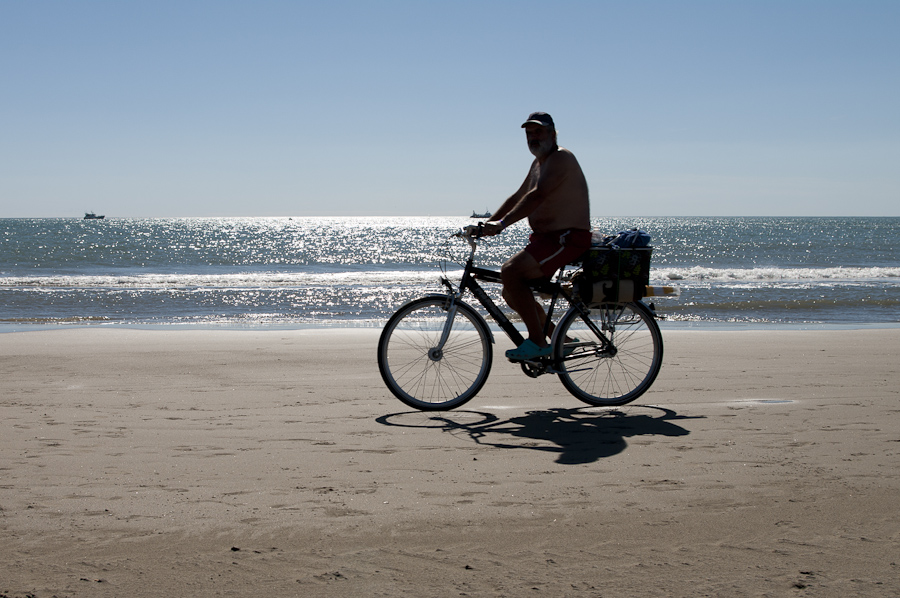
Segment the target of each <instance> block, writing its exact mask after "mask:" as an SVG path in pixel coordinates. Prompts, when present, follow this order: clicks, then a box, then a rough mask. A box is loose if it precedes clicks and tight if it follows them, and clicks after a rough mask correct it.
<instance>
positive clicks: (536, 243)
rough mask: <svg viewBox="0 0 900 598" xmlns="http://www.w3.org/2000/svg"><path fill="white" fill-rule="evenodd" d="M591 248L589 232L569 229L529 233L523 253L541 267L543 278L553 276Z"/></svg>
mask: <svg viewBox="0 0 900 598" xmlns="http://www.w3.org/2000/svg"><path fill="white" fill-rule="evenodd" d="M590 248H591V231H589V230H584V229H581V228H569V229H566V230H558V231H553V232H550V233H531V236H530V237H528V245H527V246H526V247H525V251H527V252H528V253H530V254H531V255H532V257H534V259H536V260H537V261H538V263H539V264H540V265H541V272H542V273H543V274H544V276H547V277H550V276H553V274H554V273H555V272H556V271H557V270H559V269H560V268H562V267H563V266H565V265H566V264H570V263H572V262H573V261H575V260H577V259H578V258H579V257H581V256H582V255H583V254H584V252H585V251H587V250H588V249H590Z"/></svg>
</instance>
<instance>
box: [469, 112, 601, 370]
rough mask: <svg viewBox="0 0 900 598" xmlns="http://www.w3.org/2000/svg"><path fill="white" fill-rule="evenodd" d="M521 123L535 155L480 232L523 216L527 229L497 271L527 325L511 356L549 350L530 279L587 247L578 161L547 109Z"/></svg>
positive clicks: (541, 353) (490, 231)
mask: <svg viewBox="0 0 900 598" xmlns="http://www.w3.org/2000/svg"><path fill="white" fill-rule="evenodd" d="M522 128H524V129H525V138H526V140H527V141H528V149H529V150H531V153H532V154H534V156H535V160H534V162H533V163H532V164H531V168H530V169H529V171H528V175H527V176H526V177H525V181H524V182H523V183H522V186H521V187H519V190H518V191H516V192H515V193H513V194H512V195H511V196H510V197H509V198H508V199H507V200H506V201H504V202H503V205H501V206H500V208H499V209H498V210H497V211H496V212H495V213H494V216H493V218H494V219H493V220H492V221H491V222H488V223H487V224H486V225H485V227H484V234H486V235H497V234H499V233H500V232H502V231H503V229H505V228H506V227H508V226H509V225H511V224H514V223H515V222H518V221H519V220H522V219H524V218H528V224H529V225H530V226H531V230H532V234H531V236H530V237H529V240H528V245H527V246H526V247H525V248H524V249H523V250H522V251H520V252H519V253H517V254H515V255H514V256H512V257H511V258H510V259H509V260H508V261H507V262H506V263H505V264H503V267H502V269H501V271H500V272H501V278H502V280H503V299H504V300H505V301H506V303H508V304H509V306H510V307H511V308H513V309H514V310H515V311H516V312H517V313H518V314H519V316H520V317H521V318H522V322H524V324H525V326H526V328H527V329H528V338H527V339H526V340H525V342H523V343H522V344H521V345H519V346H518V347H516V348H515V349H511V350H509V351H507V352H506V356H507V358H509V359H512V360H516V361H521V360H526V359H535V358H537V357H542V356H547V355H550V353H551V347H550V345H549V343H548V339H547V337H546V336H545V331H544V325H545V320H546V317H547V316H546V313H545V312H544V308H543V307H542V306H541V304H540V303H538V302H537V301H536V300H535V298H534V294H533V292H532V289H531V287H530V286H529V282H531V281H533V280H536V279H540V278H549V277H551V276H553V274H554V273H555V272H556V271H557V270H559V269H560V268H561V267H562V266H564V265H566V264H568V263H570V262H572V261H574V260H576V259H578V257H580V256H581V255H582V254H584V252H586V251H587V250H588V249H590V246H591V231H590V201H589V198H588V186H587V181H586V180H585V178H584V173H583V172H582V171H581V166H580V165H579V164H578V160H576V159H575V155H574V154H572V152H570V151H569V150H567V149H565V148H562V147H559V146H558V145H557V143H556V127H555V125H554V123H553V118H551V117H550V115H549V114H547V113H546V112H534V113H532V114H531V115H529V116H528V120H526V121H525V123H524V124H523V125H522Z"/></svg>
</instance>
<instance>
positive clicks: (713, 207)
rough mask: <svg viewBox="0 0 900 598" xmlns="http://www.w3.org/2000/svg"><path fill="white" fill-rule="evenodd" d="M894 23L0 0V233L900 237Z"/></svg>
mask: <svg viewBox="0 0 900 598" xmlns="http://www.w3.org/2000/svg"><path fill="white" fill-rule="evenodd" d="M898 31H900V2H898V1H896V0H883V1H871V0H846V1H843V2H834V1H828V0H815V1H803V0H776V1H749V0H748V1H745V2H733V1H726V0H717V1H704V2H700V1H692V0H682V1H674V0H672V1H666V2H652V1H640V0H635V1H630V0H618V1H615V2H610V1H603V0H592V1H584V2H569V1H566V0H559V1H555V2H527V1H516V2H513V1H490V0H480V1H471V2H469V1H437V0H435V1H430V0H421V1H391V0H379V1H376V0H371V1H341V0H329V1H325V0H323V1H321V2H286V1H285V2H273V1H265V0H262V1H259V0H256V1H253V2H250V1H247V2H231V1H212V0H209V1H206V0H204V1H191V0H178V1H174V2H173V1H161V0H153V1H152V2H151V1H146V2H138V1H133V2H120V1H118V0H110V1H105V2H99V1H92V0H83V1H78V2H72V1H68V0H67V1H44V0H34V1H18V0H0V86H2V93H0V119H2V126H0V217H23V216H80V215H81V212H83V211H85V210H94V211H97V212H100V213H105V214H107V215H108V216H111V217H112V216H123V217H124V216H149V217H157V216H158V217H167V216H303V215H468V213H469V212H471V211H472V210H473V209H475V210H483V209H485V208H488V209H491V210H493V209H495V208H497V207H498V206H499V204H500V202H501V201H502V200H503V199H504V198H505V197H507V196H508V195H509V194H510V193H512V192H513V191H514V190H515V189H516V188H517V187H518V186H519V184H520V183H521V181H522V179H523V178H524V176H525V173H526V171H527V169H528V165H529V164H530V161H531V155H530V154H529V153H528V150H527V147H526V145H525V138H524V133H523V132H522V130H521V129H520V128H519V125H520V124H521V123H522V121H523V120H524V119H525V117H526V116H527V115H528V113H529V112H531V111H534V110H545V111H547V112H550V113H551V114H552V115H553V116H554V118H555V119H556V122H557V127H558V129H559V140H560V144H561V145H563V146H565V147H568V148H569V149H571V150H572V151H574V152H575V155H576V156H577V157H578V159H579V161H580V162H581V164H582V167H583V168H584V170H585V173H586V175H587V177H588V182H589V184H590V188H591V201H592V213H593V215H595V216H603V215H609V216H667V215H685V216H692V215H706V216H712V215H724V216H728V215H775V216H777V215H798V216H828V215H838V216H843V215H871V216H881V215H884V216H898V215H900V208H898V206H900V34H898Z"/></svg>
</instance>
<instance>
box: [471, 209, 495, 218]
mask: <svg viewBox="0 0 900 598" xmlns="http://www.w3.org/2000/svg"><path fill="white" fill-rule="evenodd" d="M491 216H492V214H491V213H490V212H488V211H487V210H485V211H484V212H483V213H481V214H479V213H478V212H476V211H474V210H472V215H471V216H469V218H490V217H491Z"/></svg>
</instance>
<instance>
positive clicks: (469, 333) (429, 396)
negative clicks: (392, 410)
mask: <svg viewBox="0 0 900 598" xmlns="http://www.w3.org/2000/svg"><path fill="white" fill-rule="evenodd" d="M447 304H448V300H447V298H446V297H439V296H437V297H424V298H422V299H417V300H415V301H412V302H410V303H407V304H406V305H404V306H403V307H401V308H400V309H399V310H398V311H397V313H395V314H394V315H393V316H392V317H391V319H390V320H388V323H387V325H386V326H385V327H384V330H383V331H382V332H381V338H380V339H379V341H378V369H379V370H380V371H381V377H382V378H383V379H384V383H385V384H387V387H388V388H389V389H390V391H391V392H392V393H394V395H395V396H396V397H397V398H398V399H400V400H401V401H403V402H404V403H406V404H407V405H409V406H410V407H413V408H415V409H421V410H423V411H443V410H448V409H453V408H455V407H459V406H460V405H462V404H463V403H465V402H466V401H468V400H469V399H471V398H472V397H474V396H475V395H476V394H478V391H479V390H481V387H482V386H484V383H485V381H486V380H487V377H488V374H489V373H490V371H491V361H492V359H493V347H492V345H491V334H490V331H489V330H488V327H487V324H486V323H485V321H484V319H483V318H482V317H481V316H480V315H478V312H476V311H475V310H474V309H472V308H471V307H469V306H468V305H466V304H465V303H461V302H457V303H456V304H455V309H456V313H455V314H454V317H453V319H452V320H451V321H449V322H448V317H449V314H448V311H447ZM448 325H449V326H450V328H449V332H448V334H447V338H446V341H445V342H444V344H443V346H440V341H441V337H442V336H443V334H444V331H445V328H446V327H447V326H448Z"/></svg>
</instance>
